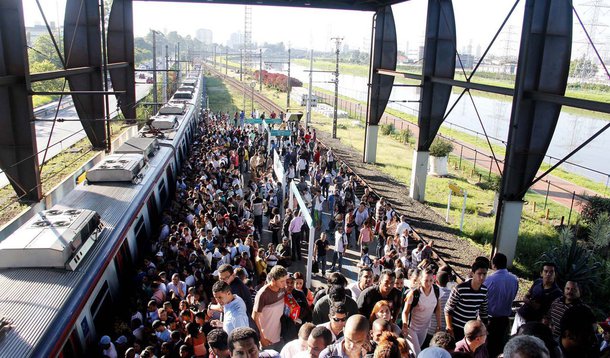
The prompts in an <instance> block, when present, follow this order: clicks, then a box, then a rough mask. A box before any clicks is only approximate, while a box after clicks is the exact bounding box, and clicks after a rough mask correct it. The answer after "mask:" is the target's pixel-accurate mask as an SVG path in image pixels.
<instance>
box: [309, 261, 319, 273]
mask: <svg viewBox="0 0 610 358" xmlns="http://www.w3.org/2000/svg"><path fill="white" fill-rule="evenodd" d="M311 272H313V273H318V272H320V266H319V265H318V262H317V261H314V262H313V263H312V265H311Z"/></svg>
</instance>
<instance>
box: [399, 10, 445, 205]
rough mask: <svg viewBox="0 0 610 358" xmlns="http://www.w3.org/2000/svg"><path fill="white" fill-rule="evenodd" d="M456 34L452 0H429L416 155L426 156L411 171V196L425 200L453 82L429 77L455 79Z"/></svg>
mask: <svg viewBox="0 0 610 358" xmlns="http://www.w3.org/2000/svg"><path fill="white" fill-rule="evenodd" d="M455 55H456V35H455V16H454V14H453V4H452V2H451V0H429V1H428V15H427V20H426V40H425V48H424V59H423V69H422V74H423V78H422V86H421V87H422V90H421V96H420V103H419V117H418V119H417V121H418V125H419V136H418V138H417V153H415V154H414V157H417V158H421V159H422V160H424V159H425V160H426V162H425V163H424V162H420V163H419V164H418V165H417V166H416V167H414V168H412V171H411V187H410V188H409V195H410V196H411V198H413V199H415V200H417V201H420V202H423V201H424V200H425V196H424V194H423V193H425V188H426V175H425V174H424V173H422V172H421V171H422V170H427V167H428V165H427V158H428V156H427V155H423V154H422V153H423V152H428V150H429V149H430V145H431V144H432V141H433V140H434V137H436V133H437V132H438V129H439V128H440V126H441V124H442V123H443V120H444V116H445V111H446V110H447V104H448V103H449V97H450V96H451V85H450V84H447V83H438V82H432V81H431V80H430V79H431V78H432V77H436V78H439V79H447V80H453V75H454V74H455Z"/></svg>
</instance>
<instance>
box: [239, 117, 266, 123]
mask: <svg viewBox="0 0 610 358" xmlns="http://www.w3.org/2000/svg"><path fill="white" fill-rule="evenodd" d="M244 122H245V123H246V124H261V123H263V120H262V119H260V118H250V119H246V120H245V121H244Z"/></svg>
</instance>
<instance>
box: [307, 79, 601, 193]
mask: <svg viewBox="0 0 610 358" xmlns="http://www.w3.org/2000/svg"><path fill="white" fill-rule="evenodd" d="M314 89H315V90H316V91H318V92H321V93H325V94H330V95H334V92H332V91H329V90H325V89H322V88H318V87H315V88H314ZM339 98H342V99H345V100H348V101H351V102H354V103H360V104H361V105H362V108H366V102H364V101H358V100H355V99H353V98H350V97H347V96H343V95H339ZM342 109H344V110H346V109H345V108H342ZM385 112H386V113H388V114H391V115H393V116H396V117H398V118H402V119H404V120H406V121H408V122H410V123H413V124H417V117H416V116H414V115H411V114H408V113H404V112H400V111H398V110H395V109H392V108H387V109H386V111H385ZM439 133H440V134H442V135H443V136H446V137H449V138H452V139H454V140H457V141H459V142H462V143H465V144H467V145H469V146H471V147H473V148H478V149H479V150H481V151H483V152H485V153H491V151H490V149H489V144H488V143H487V141H486V140H485V137H484V136H476V135H472V134H468V133H466V132H462V131H460V130H457V129H453V128H452V127H451V125H449V126H443V127H441V128H440V130H439ZM454 145H456V146H458V144H455V143H454ZM491 146H492V148H493V150H494V153H495V154H496V156H497V157H499V158H504V156H505V155H506V146H504V145H503V144H499V143H498V142H496V141H491ZM548 168H550V166H549V165H548V164H546V163H542V165H541V167H540V170H542V171H545V170H547V169H548ZM487 170H489V168H487ZM551 174H552V175H554V176H556V177H558V178H562V179H564V180H567V181H570V182H572V183H574V184H577V185H579V186H582V187H583V188H586V189H589V190H592V191H595V192H597V193H599V194H600V195H607V193H608V188H606V183H600V182H597V181H595V180H591V179H588V178H586V177H584V176H582V175H578V174H575V173H572V172H568V171H566V170H563V169H561V168H557V169H555V170H553V172H552V173H551Z"/></svg>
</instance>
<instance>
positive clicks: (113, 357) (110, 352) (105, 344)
mask: <svg viewBox="0 0 610 358" xmlns="http://www.w3.org/2000/svg"><path fill="white" fill-rule="evenodd" d="M100 348H101V349H102V355H103V356H105V357H108V358H118V353H117V351H116V347H115V346H114V343H112V339H110V337H109V336H102V338H101V339H100Z"/></svg>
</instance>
